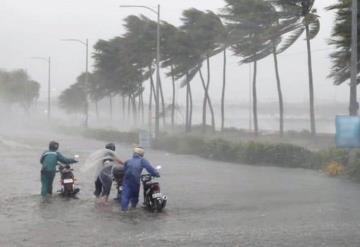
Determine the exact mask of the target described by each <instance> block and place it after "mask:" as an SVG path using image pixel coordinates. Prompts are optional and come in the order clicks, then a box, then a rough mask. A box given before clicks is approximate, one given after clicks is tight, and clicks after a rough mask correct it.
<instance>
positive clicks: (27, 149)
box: [0, 132, 360, 247]
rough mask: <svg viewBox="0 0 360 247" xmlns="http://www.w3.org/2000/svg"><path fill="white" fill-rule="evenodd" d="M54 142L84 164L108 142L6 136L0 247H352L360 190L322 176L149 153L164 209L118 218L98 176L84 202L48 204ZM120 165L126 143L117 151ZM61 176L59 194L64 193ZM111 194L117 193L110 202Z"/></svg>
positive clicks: (1, 142) (88, 184) (359, 226)
mask: <svg viewBox="0 0 360 247" xmlns="http://www.w3.org/2000/svg"><path fill="white" fill-rule="evenodd" d="M49 139H56V140H58V141H60V143H61V147H60V149H61V151H63V153H64V154H67V155H73V154H80V156H81V160H82V161H83V160H85V159H86V157H87V156H88V155H89V154H90V153H91V152H93V151H94V150H96V149H99V148H102V147H103V145H104V143H103V142H98V141H94V140H88V139H83V138H80V137H69V136H62V135H59V134H54V133H52V134H51V133H49V132H41V133H40V132H39V133H37V132H33V133H32V134H31V135H30V134H28V133H27V134H26V135H25V134H22V133H12V134H11V136H10V134H9V132H7V133H2V134H0V159H1V172H0V181H1V190H0V198H1V200H0V246H241V247H246V246H249V247H250V246H251V247H257V246H259V247H260V246H274V247H282V246H289V247H297V246H307V247H310V246H314V247H319V246H327V247H332V246H333V247H338V246H354V247H355V246H356V247H358V246H359V245H360V234H359V231H360V207H359V205H360V185H358V184H355V183H352V182H349V181H346V180H342V179H336V178H329V177H326V176H325V175H323V174H321V173H320V172H317V171H312V170H303V169H284V168H274V167H253V166H246V165H236V164H227V163H223V162H215V161H208V160H204V159H202V158H198V157H194V156H183V155H174V154H168V153H164V152H161V151H154V150H147V153H146V156H147V158H148V159H149V160H150V161H152V162H154V164H155V165H161V166H162V167H163V168H162V171H161V175H162V177H161V178H160V179H159V181H160V183H161V188H162V191H163V193H165V194H166V195H167V196H168V198H169V201H168V205H167V208H166V210H165V211H164V212H163V213H159V214H158V213H150V212H147V211H145V210H144V209H142V208H138V209H137V210H135V211H133V212H130V213H128V214H122V213H121V212H120V210H119V205H118V203H116V202H115V201H114V202H111V204H110V205H108V206H100V205H98V204H96V203H95V200H94V197H93V195H92V192H93V179H94V174H93V173H94V171H92V170H89V171H86V172H81V169H80V167H81V166H82V164H81V163H80V164H76V165H75V166H74V167H75V176H76V177H77V178H78V179H79V180H80V186H81V192H80V194H79V199H71V200H67V199H63V198H61V197H59V196H56V195H54V196H53V197H52V198H51V200H50V201H49V202H48V203H42V202H41V199H40V196H39V190H40V182H39V170H40V164H39V161H38V160H39V156H40V154H41V152H42V151H43V149H44V148H46V146H47V143H48V141H49ZM118 150H119V152H118V153H119V155H120V156H121V157H123V158H124V159H125V158H126V157H128V156H129V154H130V151H131V150H130V147H129V146H124V145H120V144H119V145H118ZM58 180H59V179H58V177H57V178H56V179H55V181H56V183H55V189H56V188H58V187H59V184H58ZM114 195H115V193H112V196H114Z"/></svg>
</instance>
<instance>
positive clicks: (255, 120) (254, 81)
mask: <svg viewBox="0 0 360 247" xmlns="http://www.w3.org/2000/svg"><path fill="white" fill-rule="evenodd" d="M256 75H257V60H255V61H254V78H253V115H254V131H255V135H256V136H257V135H258V134H259V126H258V115H257V92H256Z"/></svg>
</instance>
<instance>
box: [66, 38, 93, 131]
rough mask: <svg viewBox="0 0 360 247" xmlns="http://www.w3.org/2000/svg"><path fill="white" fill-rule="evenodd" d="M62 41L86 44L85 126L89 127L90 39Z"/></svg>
mask: <svg viewBox="0 0 360 247" xmlns="http://www.w3.org/2000/svg"><path fill="white" fill-rule="evenodd" d="M62 41H70V42H77V43H80V44H82V45H84V46H85V90H84V91H85V94H86V102H85V121H84V126H85V128H87V127H88V125H89V124H88V122H89V101H88V93H87V90H86V87H87V86H88V83H89V73H88V72H89V40H88V39H86V40H85V41H82V40H80V39H62Z"/></svg>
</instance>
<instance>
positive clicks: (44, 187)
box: [40, 141, 78, 197]
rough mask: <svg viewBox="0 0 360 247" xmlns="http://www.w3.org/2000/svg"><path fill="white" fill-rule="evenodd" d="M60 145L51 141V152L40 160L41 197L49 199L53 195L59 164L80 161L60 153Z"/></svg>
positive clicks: (44, 154) (47, 152)
mask: <svg viewBox="0 0 360 247" xmlns="http://www.w3.org/2000/svg"><path fill="white" fill-rule="evenodd" d="M58 149H59V143H58V142H56V141H51V142H50V143H49V150H48V151H45V152H44V153H43V154H42V155H41V158H40V163H41V165H42V166H41V172H40V174H41V196H42V197H47V196H48V195H51V194H52V190H53V182H54V177H55V173H56V166H57V165H58V162H60V163H63V164H73V163H77V162H78V161H77V160H75V159H72V158H67V157H65V156H63V155H62V154H61V153H60V152H58Z"/></svg>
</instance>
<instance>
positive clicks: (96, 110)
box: [95, 100, 99, 121]
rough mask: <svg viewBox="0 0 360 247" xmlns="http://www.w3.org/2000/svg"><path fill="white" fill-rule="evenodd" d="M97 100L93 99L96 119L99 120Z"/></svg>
mask: <svg viewBox="0 0 360 247" xmlns="http://www.w3.org/2000/svg"><path fill="white" fill-rule="evenodd" d="M98 102H99V101H98V100H95V112H96V119H97V120H98V121H99V105H98Z"/></svg>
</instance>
